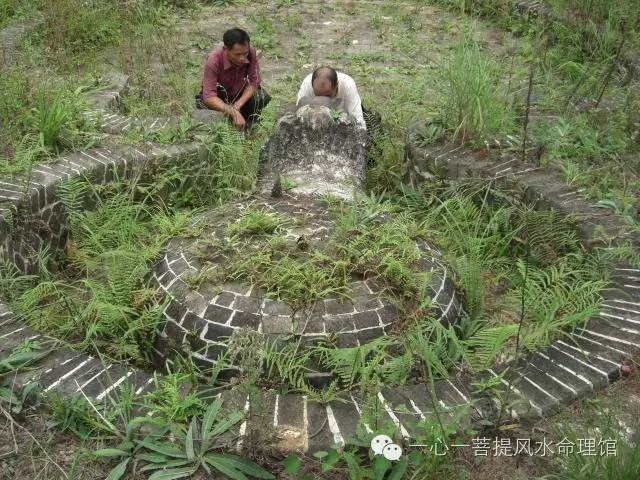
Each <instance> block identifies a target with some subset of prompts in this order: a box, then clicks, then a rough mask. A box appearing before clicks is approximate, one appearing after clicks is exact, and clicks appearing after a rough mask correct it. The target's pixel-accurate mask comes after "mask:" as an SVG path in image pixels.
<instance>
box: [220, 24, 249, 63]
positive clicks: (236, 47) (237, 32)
mask: <svg viewBox="0 0 640 480" xmlns="http://www.w3.org/2000/svg"><path fill="white" fill-rule="evenodd" d="M222 43H224V49H225V51H226V53H227V58H228V59H229V61H230V62H231V63H232V64H233V65H243V64H245V63H248V62H249V34H248V33H247V32H245V31H244V30H242V29H241V28H232V29H231V30H227V31H226V32H224V35H223V36H222Z"/></svg>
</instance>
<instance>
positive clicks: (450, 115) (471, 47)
mask: <svg viewBox="0 0 640 480" xmlns="http://www.w3.org/2000/svg"><path fill="white" fill-rule="evenodd" d="M440 80H441V84H442V90H441V96H440V98H438V110H439V112H440V115H441V117H442V118H443V119H444V123H445V125H446V126H447V127H448V129H449V130H450V132H451V133H452V135H453V137H454V138H455V139H456V140H458V141H460V142H463V143H464V142H471V143H475V144H482V143H483V142H484V141H487V140H491V139H493V138H495V137H498V136H501V135H504V134H506V133H509V132H510V131H511V130H512V129H513V127H514V124H515V120H514V114H513V110H512V109H511V108H509V104H508V101H507V99H506V98H504V96H503V95H501V94H500V91H501V87H500V68H499V66H498V65H497V64H496V62H495V61H494V60H492V59H491V57H489V56H488V55H487V54H486V53H484V52H483V51H482V50H481V49H480V46H479V45H478V44H477V43H476V42H474V41H473V40H471V39H470V38H464V39H463V40H462V41H461V42H460V43H459V44H458V45H457V47H456V49H455V51H454V53H453V55H452V56H451V57H450V58H449V59H448V60H447V61H445V63H444V65H443V67H442V72H441V79H440Z"/></svg>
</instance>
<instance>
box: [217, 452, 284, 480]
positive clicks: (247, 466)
mask: <svg viewBox="0 0 640 480" xmlns="http://www.w3.org/2000/svg"><path fill="white" fill-rule="evenodd" d="M207 457H209V458H212V459H217V461H219V462H222V463H224V464H225V465H229V466H231V467H232V468H234V469H237V470H240V471H242V472H244V473H246V474H248V475H251V476H252V477H256V478H265V479H272V478H275V477H274V476H273V475H272V474H271V473H269V472H267V471H266V470H265V469H264V468H262V467H261V466H259V465H258V464H256V463H254V462H252V461H251V460H248V459H246V458H242V457H239V456H237V455H230V454H224V455H222V454H217V453H209V454H207Z"/></svg>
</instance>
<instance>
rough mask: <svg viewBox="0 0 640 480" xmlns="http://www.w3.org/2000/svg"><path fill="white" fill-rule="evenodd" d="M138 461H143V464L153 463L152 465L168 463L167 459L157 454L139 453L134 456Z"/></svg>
mask: <svg viewBox="0 0 640 480" xmlns="http://www.w3.org/2000/svg"><path fill="white" fill-rule="evenodd" d="M136 458H138V459H139V460H144V461H145V462H153V463H164V462H168V461H169V459H168V458H167V456H166V455H160V454H159V453H151V452H148V453H140V454H138V455H137V456H136Z"/></svg>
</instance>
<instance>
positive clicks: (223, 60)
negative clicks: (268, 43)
mask: <svg viewBox="0 0 640 480" xmlns="http://www.w3.org/2000/svg"><path fill="white" fill-rule="evenodd" d="M218 85H220V86H222V87H223V88H224V89H225V90H226V91H227V97H229V98H233V97H236V96H237V95H239V94H240V93H242V91H243V90H244V88H245V87H246V86H247V85H252V86H254V87H258V86H260V66H259V65H258V56H257V54H256V49H255V48H253V47H249V55H248V59H247V60H246V62H245V63H244V64H243V65H240V66H236V65H234V64H232V63H231V62H230V61H229V59H228V58H227V54H226V52H225V50H224V48H223V47H217V48H215V49H214V50H213V51H212V52H211V53H210V54H209V56H208V57H207V59H206V60H205V63H204V73H203V75H202V98H208V97H217V96H218V91H217V88H218Z"/></svg>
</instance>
